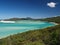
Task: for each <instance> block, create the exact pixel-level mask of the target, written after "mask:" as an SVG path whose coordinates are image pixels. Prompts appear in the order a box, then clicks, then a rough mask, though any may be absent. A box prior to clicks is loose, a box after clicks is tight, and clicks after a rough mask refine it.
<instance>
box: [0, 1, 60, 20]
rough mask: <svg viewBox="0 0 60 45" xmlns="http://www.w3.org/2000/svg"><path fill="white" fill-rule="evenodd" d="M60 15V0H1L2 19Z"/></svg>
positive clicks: (0, 12)
mask: <svg viewBox="0 0 60 45" xmlns="http://www.w3.org/2000/svg"><path fill="white" fill-rule="evenodd" d="M54 16H60V0H0V19H6V18H16V17H18V18H26V17H31V18H47V17H54Z"/></svg>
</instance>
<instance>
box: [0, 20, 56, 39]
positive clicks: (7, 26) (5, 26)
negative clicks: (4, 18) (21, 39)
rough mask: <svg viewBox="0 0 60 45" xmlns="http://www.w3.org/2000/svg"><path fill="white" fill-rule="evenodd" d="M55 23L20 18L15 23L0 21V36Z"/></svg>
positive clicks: (41, 27)
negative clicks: (20, 19)
mask: <svg viewBox="0 0 60 45" xmlns="http://www.w3.org/2000/svg"><path fill="white" fill-rule="evenodd" d="M54 25H55V24H53V23H49V22H41V21H31V20H30V21H29V20H22V21H16V22H15V23H6V22H5V23H4V22H0V38H4V37H7V36H9V35H13V34H17V33H22V32H26V31H29V30H34V29H43V28H46V27H49V26H54Z"/></svg>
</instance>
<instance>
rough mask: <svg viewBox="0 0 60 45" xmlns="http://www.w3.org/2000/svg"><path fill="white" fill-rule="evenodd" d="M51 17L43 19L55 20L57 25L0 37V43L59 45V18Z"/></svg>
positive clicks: (1, 44) (5, 44)
mask: <svg viewBox="0 0 60 45" xmlns="http://www.w3.org/2000/svg"><path fill="white" fill-rule="evenodd" d="M52 19H53V20H52ZM52 19H51V18H46V19H44V20H45V21H49V20H50V21H52V22H57V23H59V25H56V26H53V27H48V28H45V29H37V30H33V31H28V32H24V33H20V34H15V35H12V36H9V37H7V38H3V39H0V45H60V18H58V17H53V18H52Z"/></svg>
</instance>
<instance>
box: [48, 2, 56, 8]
mask: <svg viewBox="0 0 60 45" xmlns="http://www.w3.org/2000/svg"><path fill="white" fill-rule="evenodd" d="M47 6H49V7H51V8H54V7H56V3H55V2H50V3H47Z"/></svg>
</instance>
